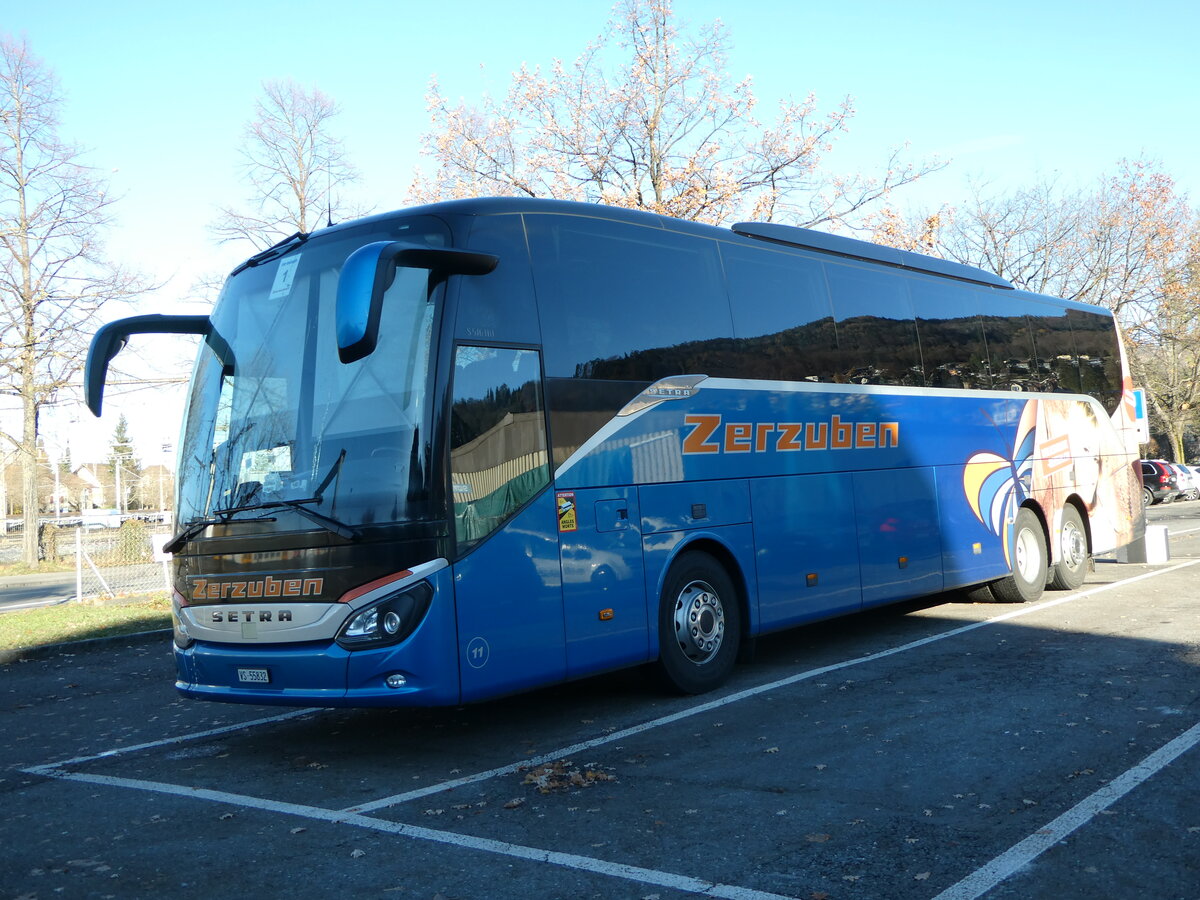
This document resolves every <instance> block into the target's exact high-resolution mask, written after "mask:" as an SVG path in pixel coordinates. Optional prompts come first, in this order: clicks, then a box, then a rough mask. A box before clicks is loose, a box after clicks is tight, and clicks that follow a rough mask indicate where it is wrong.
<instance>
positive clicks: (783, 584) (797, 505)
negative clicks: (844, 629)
mask: <svg viewBox="0 0 1200 900" xmlns="http://www.w3.org/2000/svg"><path fill="white" fill-rule="evenodd" d="M750 497H751V504H752V506H753V507H754V546H755V556H754V559H755V567H756V568H757V570H758V590H759V594H758V604H759V614H760V616H761V617H762V630H764V631H770V630H774V629H778V628H785V627H787V626H788V625H796V624H799V623H801V622H808V621H812V620H814V619H822V618H827V617H829V616H835V615H838V614H839V613H848V612H854V611H855V610H857V609H859V608H860V607H861V605H862V591H861V589H860V581H859V562H858V552H859V551H858V540H857V533H856V530H855V525H854V492H853V485H852V481H851V476H850V475H848V474H839V475H799V476H795V477H790V478H757V479H754V480H753V481H751V482H750Z"/></svg>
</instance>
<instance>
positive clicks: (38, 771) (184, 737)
mask: <svg viewBox="0 0 1200 900" xmlns="http://www.w3.org/2000/svg"><path fill="white" fill-rule="evenodd" d="M323 711H324V710H320V709H294V710H292V711H291V712H286V713H282V714H281V715H278V716H268V717H267V718H265V719H252V720H251V721H249V722H239V723H238V724H236V725H224V726H222V727H220V728H210V729H208V730H207V731H194V732H191V733H190V734H181V735H176V736H175V737H169V738H162V739H160V740H157V741H147V742H146V743H144V744H132V745H130V746H128V747H115V748H113V749H112V750H104V751H102V752H100V753H93V754H91V755H90V756H76V757H75V758H74V759H64V760H62V761H61V762H53V763H45V764H43V765H40V766H32V767H30V768H28V769H22V771H23V772H28V773H29V774H30V775H58V773H57V772H56V771H55V770H56V769H61V768H64V767H66V766H78V765H81V764H83V763H87V762H95V761H96V760H98V759H110V758H112V757H114V756H123V755H125V754H126V753H136V752H137V751H138V750H153V749H154V748H156V747H170V746H171V745H173V744H183V743H186V742H188V741H198V740H201V739H203V738H207V737H215V736H216V735H219V734H232V733H233V732H235V731H244V730H245V729H247V728H255V727H257V726H259V725H271V724H274V723H275V722H284V721H286V720H288V719H295V718H298V717H300V716H307V715H309V714H310V713H316V712H323Z"/></svg>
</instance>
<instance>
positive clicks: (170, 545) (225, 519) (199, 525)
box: [163, 507, 252, 553]
mask: <svg viewBox="0 0 1200 900" xmlns="http://www.w3.org/2000/svg"><path fill="white" fill-rule="evenodd" d="M242 508H243V507H233V508H231V509H218V510H214V511H213V515H212V516H205V517H204V518H202V519H196V520H195V521H194V522H189V523H188V524H187V525H185V526H184V527H183V530H182V531H180V532H179V534H177V535H175V537H173V538H171V539H170V540H169V541H167V542H166V543H165V544H163V552H164V553H175V552H176V551H178V550H182V549H183V547H184V545H185V544H187V542H188V541H190V540H191V539H192V538H194V537H195V536H196V535H198V534H199V533H200V532H202V531H203V530H204V529H205V528H207V527H208V526H209V525H227V524H229V517H230V516H231V515H232V514H233V513H235V512H238V511H239V510H240V509H242ZM246 508H252V507H246Z"/></svg>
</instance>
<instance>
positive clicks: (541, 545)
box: [450, 345, 566, 702]
mask: <svg viewBox="0 0 1200 900" xmlns="http://www.w3.org/2000/svg"><path fill="white" fill-rule="evenodd" d="M453 379H454V383H453V405H452V408H451V416H450V481H451V490H452V492H453V503H454V527H455V536H456V541H457V547H458V552H457V554H456V555H457V561H456V562H455V563H454V597H455V606H456V610H457V616H458V657H459V672H460V676H461V680H462V699H463V702H468V701H471V700H479V699H482V698H484V697H491V696H496V695H499V694H505V693H512V692H514V691H519V690H522V689H525V688H528V687H533V686H536V685H539V684H546V683H548V682H553V681H560V680H562V679H563V678H564V677H565V675H566V659H565V650H564V639H563V607H562V578H561V574H560V567H559V553H558V534H557V531H558V527H557V517H556V510H555V497H554V493H553V491H550V490H548V488H549V485H550V467H549V460H548V457H547V452H546V418H545V410H544V405H543V403H542V388H541V361H540V354H539V353H538V352H537V351H535V350H525V349H513V348H511V347H482V346H468V345H460V346H459V347H458V348H457V349H456V352H455V366H454V375H453Z"/></svg>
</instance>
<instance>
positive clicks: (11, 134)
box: [0, 37, 144, 565]
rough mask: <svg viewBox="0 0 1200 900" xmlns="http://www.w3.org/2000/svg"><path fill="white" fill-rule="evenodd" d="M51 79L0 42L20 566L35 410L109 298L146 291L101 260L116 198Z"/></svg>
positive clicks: (32, 486) (30, 552)
mask: <svg viewBox="0 0 1200 900" xmlns="http://www.w3.org/2000/svg"><path fill="white" fill-rule="evenodd" d="M61 102H62V99H61V95H60V93H59V89H58V84H57V81H56V79H55V78H54V76H53V74H52V73H51V72H50V71H49V70H48V69H47V68H46V67H45V66H44V65H43V64H42V63H41V62H40V61H39V60H38V59H36V58H35V57H33V56H32V55H31V53H30V51H29V47H28V45H27V43H26V42H25V41H23V40H22V41H16V40H13V39H11V38H8V37H4V38H3V39H0V126H2V134H0V395H4V396H8V397H13V398H15V399H16V400H17V402H18V404H19V407H20V410H21V426H20V429H19V431H17V432H15V433H8V432H0V437H3V438H4V439H6V440H7V441H8V442H9V443H10V444H11V445H12V446H13V447H14V448H15V449H16V450H17V452H18V455H19V456H20V459H21V465H22V490H21V506H22V509H23V510H24V550H23V555H24V559H25V561H26V562H27V563H29V564H31V565H33V564H36V563H37V560H38V544H37V539H38V527H37V526H38V511H39V510H38V507H39V502H38V488H37V470H38V414H39V412H40V410H41V409H42V408H43V407H44V406H45V405H47V404H50V403H53V402H55V401H56V399H57V398H58V396H59V394H60V392H61V391H62V390H63V388H64V387H65V386H66V385H67V384H68V382H70V381H71V380H72V378H73V377H75V376H77V374H78V372H79V370H80V368H81V366H82V363H83V358H84V353H85V345H84V335H85V334H89V333H90V332H91V331H92V330H93V329H92V328H91V327H90V326H91V324H92V323H93V321H94V320H95V316H96V313H97V311H98V310H99V309H100V308H101V307H102V306H103V305H104V304H105V303H107V302H108V301H110V300H115V299H120V298H128V297H131V296H133V295H134V294H136V293H139V292H140V291H141V290H143V289H144V288H143V286H142V285H141V284H140V282H139V281H138V279H137V278H136V277H135V276H133V275H130V274H128V273H126V272H123V271H121V270H119V269H117V268H115V267H113V266H111V265H110V264H109V263H108V262H106V261H105V259H104V258H103V254H102V252H101V247H100V244H99V235H100V232H101V231H102V229H103V227H104V226H105V225H106V224H107V223H108V221H109V211H110V207H111V205H112V202H113V199H112V198H111V197H110V196H109V195H108V193H107V192H106V188H105V185H104V184H103V183H102V182H101V181H100V180H99V179H98V178H97V177H96V175H95V173H94V172H93V171H92V170H91V169H88V168H86V167H85V166H83V165H82V164H80V162H79V157H80V151H79V150H78V149H77V148H75V147H73V146H70V145H68V144H66V143H64V142H63V141H61V140H60V139H59V136H58V108H59V106H60V104H61Z"/></svg>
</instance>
